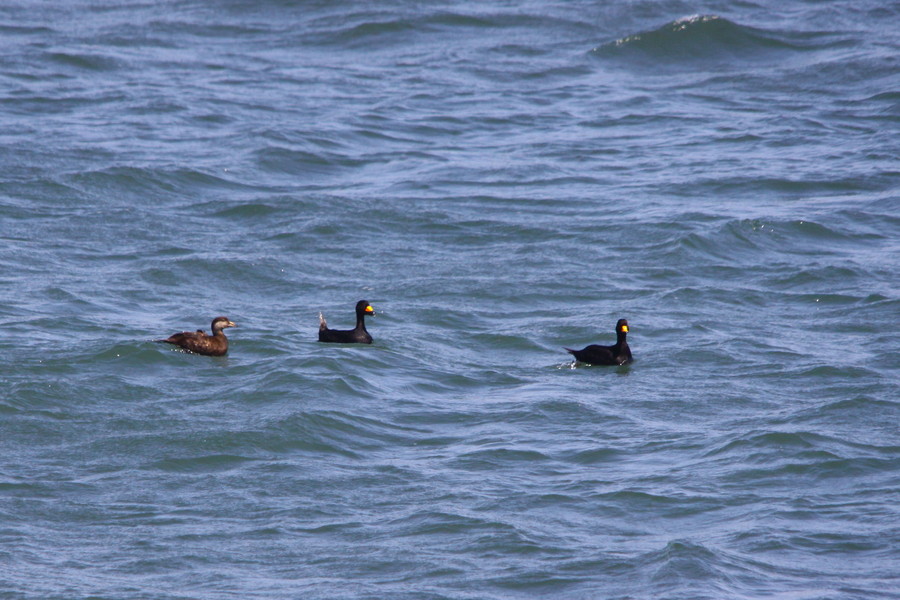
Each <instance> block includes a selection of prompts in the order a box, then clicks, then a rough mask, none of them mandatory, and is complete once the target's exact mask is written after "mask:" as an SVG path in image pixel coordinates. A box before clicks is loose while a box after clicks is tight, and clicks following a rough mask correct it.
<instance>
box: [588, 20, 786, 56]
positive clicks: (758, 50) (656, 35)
mask: <svg viewBox="0 0 900 600" xmlns="http://www.w3.org/2000/svg"><path fill="white" fill-rule="evenodd" d="M787 49H795V46H793V45H792V44H789V43H787V42H786V41H783V40H779V39H777V38H776V37H775V36H774V35H773V34H770V33H768V32H765V31H762V30H759V29H754V28H752V27H746V26H743V25H739V24H737V23H734V22H732V21H729V20H728V19H726V18H724V17H719V16H717V15H693V16H690V17H682V18H680V19H676V20H675V21H672V22H670V23H666V24H665V25H663V26H662V27H660V28H658V29H654V30H652V31H646V32H642V33H636V34H634V35H629V36H626V37H623V38H619V39H617V40H615V41H613V42H609V43H606V44H603V45H601V46H599V47H597V48H594V50H593V52H594V53H595V54H598V55H600V56H605V57H625V58H651V59H653V60H654V61H665V62H673V61H674V62H677V61H682V60H716V59H722V58H727V59H733V58H735V57H741V58H753V57H756V56H759V55H760V54H762V53H766V52H768V51H772V50H787Z"/></svg>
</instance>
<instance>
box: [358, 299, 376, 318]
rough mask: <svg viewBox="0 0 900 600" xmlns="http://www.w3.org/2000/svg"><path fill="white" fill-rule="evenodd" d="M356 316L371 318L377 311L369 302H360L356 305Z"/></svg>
mask: <svg viewBox="0 0 900 600" xmlns="http://www.w3.org/2000/svg"><path fill="white" fill-rule="evenodd" d="M356 314H358V315H369V316H371V315H374V314H375V309H374V308H372V305H371V304H369V301H368V300H360V301H359V302H357V303H356Z"/></svg>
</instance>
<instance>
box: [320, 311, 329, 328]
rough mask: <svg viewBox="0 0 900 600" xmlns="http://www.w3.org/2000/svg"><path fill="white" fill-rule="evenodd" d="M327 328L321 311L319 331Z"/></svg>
mask: <svg viewBox="0 0 900 600" xmlns="http://www.w3.org/2000/svg"><path fill="white" fill-rule="evenodd" d="M326 329H328V323H326V322H325V315H323V314H322V313H321V312H320V313H319V331H325V330H326Z"/></svg>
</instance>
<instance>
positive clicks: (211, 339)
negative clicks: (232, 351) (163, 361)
mask: <svg viewBox="0 0 900 600" xmlns="http://www.w3.org/2000/svg"><path fill="white" fill-rule="evenodd" d="M226 327H237V325H236V324H235V323H233V322H232V321H230V320H229V319H228V317H216V318H215V319H213V320H212V335H206V333H204V331H203V330H202V329H198V330H197V331H182V332H181V333H175V334H173V335H171V336H169V337H168V338H166V339H164V340H156V341H157V342H165V343H166V344H174V345H176V346H180V347H181V348H184V349H185V350H187V351H189V352H194V353H195V354H204V355H206V356H224V355H225V354H226V353H227V352H228V338H227V337H225V334H224V333H223V332H222V330H223V329H225V328H226Z"/></svg>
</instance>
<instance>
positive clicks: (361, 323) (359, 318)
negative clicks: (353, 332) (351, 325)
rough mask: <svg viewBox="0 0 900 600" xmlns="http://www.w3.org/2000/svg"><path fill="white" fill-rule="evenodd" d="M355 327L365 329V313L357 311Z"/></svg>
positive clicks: (359, 329) (360, 329)
mask: <svg viewBox="0 0 900 600" xmlns="http://www.w3.org/2000/svg"><path fill="white" fill-rule="evenodd" d="M356 329H357V331H365V330H366V315H365V314H364V313H358V314H357V315H356Z"/></svg>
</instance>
